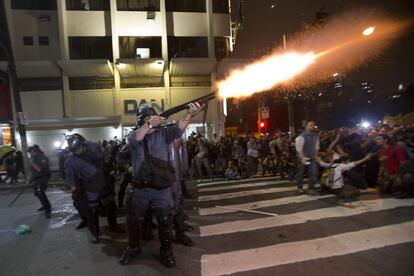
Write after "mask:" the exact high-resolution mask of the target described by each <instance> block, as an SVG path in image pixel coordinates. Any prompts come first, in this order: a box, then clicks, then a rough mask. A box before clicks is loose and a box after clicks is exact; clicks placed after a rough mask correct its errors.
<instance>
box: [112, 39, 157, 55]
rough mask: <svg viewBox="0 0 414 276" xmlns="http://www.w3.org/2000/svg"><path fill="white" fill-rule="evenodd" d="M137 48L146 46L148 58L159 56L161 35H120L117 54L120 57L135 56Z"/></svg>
mask: <svg viewBox="0 0 414 276" xmlns="http://www.w3.org/2000/svg"><path fill="white" fill-rule="evenodd" d="M137 48H148V49H149V51H150V58H161V57H162V54H161V37H160V36H149V37H138V36H120V37H119V56H120V57H121V58H137Z"/></svg>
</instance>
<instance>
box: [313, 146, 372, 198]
mask: <svg viewBox="0 0 414 276" xmlns="http://www.w3.org/2000/svg"><path fill="white" fill-rule="evenodd" d="M371 156H372V154H371V153H369V154H367V155H366V156H365V157H364V158H363V159H361V160H358V161H354V162H351V158H350V156H349V155H343V156H341V157H340V159H337V160H335V161H334V162H332V163H326V162H324V161H322V160H321V159H320V158H318V163H319V165H320V166H321V167H323V168H326V170H325V172H324V173H323V175H322V178H321V186H322V189H323V190H326V191H328V192H331V193H333V194H335V195H337V196H338V197H339V198H351V197H355V196H357V195H359V193H360V192H359V190H358V189H357V188H356V187H355V186H353V185H350V184H349V183H344V176H343V173H344V172H346V171H349V170H351V169H352V168H354V167H356V166H358V165H360V164H362V163H363V162H365V161H367V160H368V159H370V158H371Z"/></svg>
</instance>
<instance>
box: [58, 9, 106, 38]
mask: <svg viewBox="0 0 414 276" xmlns="http://www.w3.org/2000/svg"><path fill="white" fill-rule="evenodd" d="M66 19H67V26H66V27H67V30H68V36H109V35H111V13H110V12H108V11H107V12H105V11H67V12H66Z"/></svg>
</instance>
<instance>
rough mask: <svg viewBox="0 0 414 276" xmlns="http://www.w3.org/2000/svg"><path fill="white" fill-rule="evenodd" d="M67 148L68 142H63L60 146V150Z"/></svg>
mask: <svg viewBox="0 0 414 276" xmlns="http://www.w3.org/2000/svg"><path fill="white" fill-rule="evenodd" d="M67 147H68V142H67V141H66V140H65V141H64V142H63V143H62V145H61V146H60V148H61V149H66V148H67Z"/></svg>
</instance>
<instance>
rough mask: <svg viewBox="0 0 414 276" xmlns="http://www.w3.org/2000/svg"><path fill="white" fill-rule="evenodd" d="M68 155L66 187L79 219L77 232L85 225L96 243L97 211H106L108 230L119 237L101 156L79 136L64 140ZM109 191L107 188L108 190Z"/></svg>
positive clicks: (101, 154) (110, 192)
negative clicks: (102, 207) (70, 194)
mask: <svg viewBox="0 0 414 276" xmlns="http://www.w3.org/2000/svg"><path fill="white" fill-rule="evenodd" d="M67 141H68V147H69V149H70V151H71V153H70V154H68V155H67V156H66V163H65V174H66V179H65V181H66V185H67V186H68V188H69V189H70V191H71V192H72V199H73V205H74V206H75V208H76V209H77V210H78V212H79V215H80V217H81V219H82V221H81V223H80V224H79V225H78V226H77V229H80V228H83V227H85V226H86V224H87V225H88V226H89V230H90V232H91V234H92V242H93V243H99V241H100V239H99V234H100V232H99V207H100V206H104V207H106V215H107V218H108V224H109V230H110V231H111V232H117V233H123V232H124V231H123V230H122V229H121V228H119V227H118V225H117V221H116V205H115V201H114V198H113V193H112V191H111V188H110V185H106V184H107V183H106V181H108V178H107V177H106V175H105V173H104V157H103V156H104V153H103V151H102V149H101V147H100V146H99V145H98V144H97V143H93V142H90V141H86V139H85V138H84V137H82V136H81V135H79V134H73V135H70V136H69V137H67ZM108 187H109V188H108Z"/></svg>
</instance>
